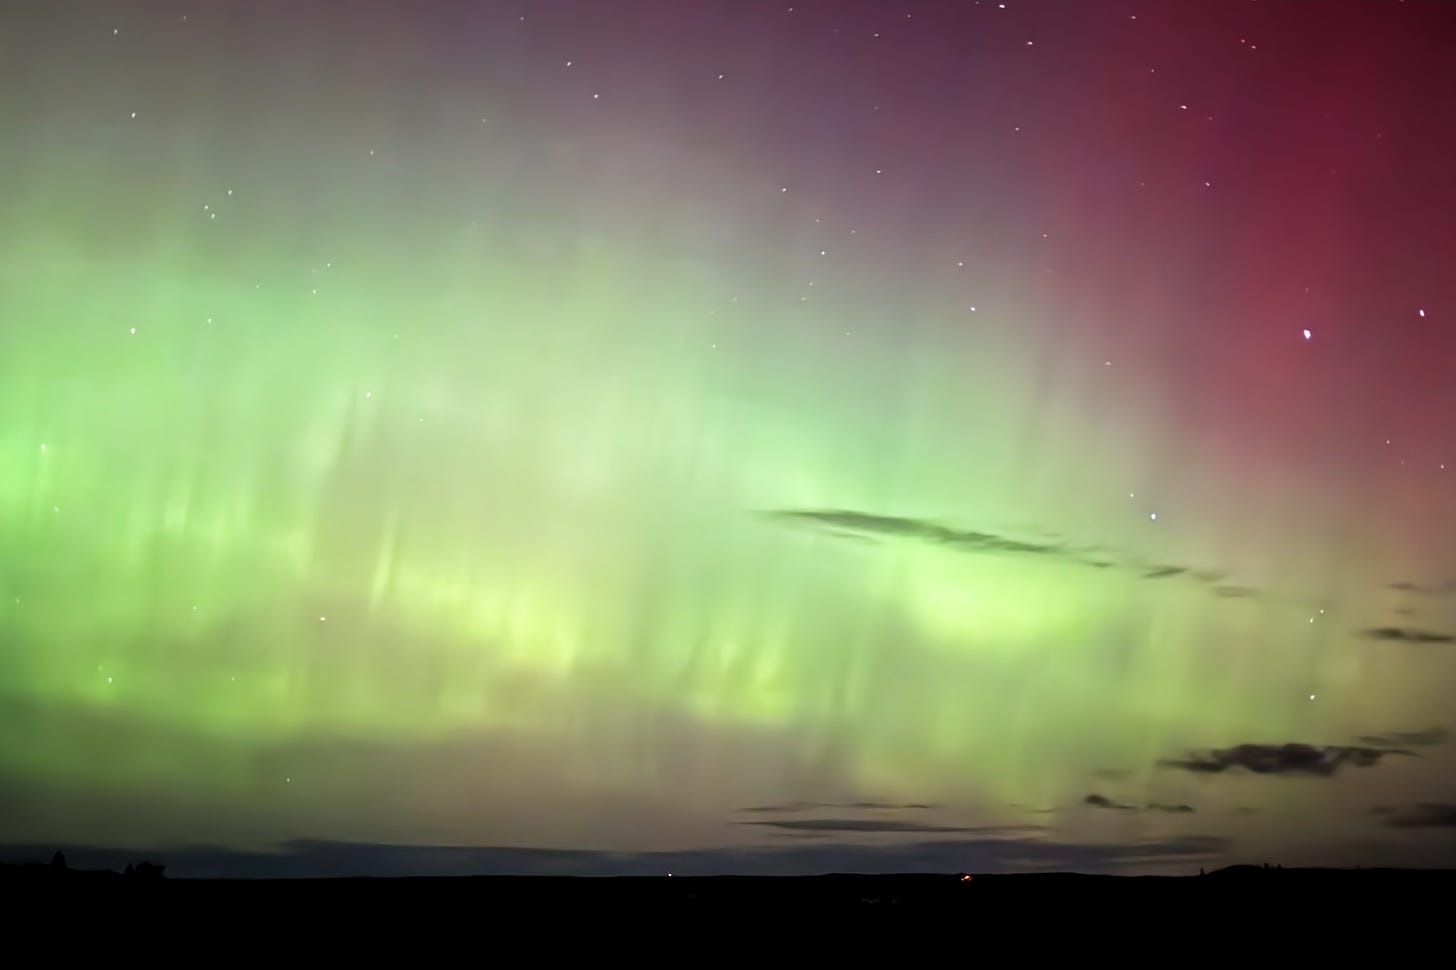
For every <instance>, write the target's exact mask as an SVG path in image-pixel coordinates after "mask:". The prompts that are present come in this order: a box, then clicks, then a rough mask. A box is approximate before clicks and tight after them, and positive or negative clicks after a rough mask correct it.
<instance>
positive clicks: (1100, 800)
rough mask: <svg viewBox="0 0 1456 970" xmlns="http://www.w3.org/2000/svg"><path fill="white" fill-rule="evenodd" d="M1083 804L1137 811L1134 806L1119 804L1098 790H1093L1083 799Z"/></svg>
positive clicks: (1121, 810)
mask: <svg viewBox="0 0 1456 970" xmlns="http://www.w3.org/2000/svg"><path fill="white" fill-rule="evenodd" d="M1082 804H1083V805H1091V806H1092V807H1093V808H1110V809H1115V810H1117V811H1119V812H1135V811H1137V809H1135V808H1133V807H1132V806H1131V805H1122V804H1119V803H1117V802H1114V801H1113V800H1112V799H1110V798H1108V797H1107V796H1106V795H1099V794H1097V793H1096V792H1093V793H1092V794H1090V795H1088V796H1087V797H1086V798H1084V799H1082Z"/></svg>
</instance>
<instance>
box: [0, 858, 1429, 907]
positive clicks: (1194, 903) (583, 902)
mask: <svg viewBox="0 0 1456 970" xmlns="http://www.w3.org/2000/svg"><path fill="white" fill-rule="evenodd" d="M0 892H4V893H5V894H6V895H7V896H10V897H11V898H16V894H19V895H22V896H24V897H26V898H29V899H33V900H36V901H41V900H44V899H53V900H54V899H62V898H64V899H67V900H70V901H73V902H80V903H84V902H86V901H95V902H98V903H118V904H122V903H125V902H126V901H129V900H135V901H143V902H146V903H149V904H151V903H160V904H164V905H166V906H169V907H186V906H189V905H191V904H197V905H199V906H201V907H204V908H212V907H227V908H229V909H233V908H243V909H251V908H259V909H267V908H273V907H278V908H281V909H283V910H288V909H290V908H293V907H313V908H317V907H323V908H333V907H347V908H349V909H351V910H353V911H356V912H358V911H363V910H368V909H371V908H373V907H385V908H388V909H391V910H395V911H398V910H399V909H408V908H409V907H411V906H416V905H426V906H430V907H439V908H442V909H450V908H453V907H455V906H468V907H471V908H485V909H489V910H496V911H499V910H501V909H513V908H525V909H532V910H548V911H561V910H573V909H601V908H619V907H625V908H630V909H642V908H646V909H652V910H660V909H663V908H668V909H678V908H687V909H694V908H705V909H721V908H724V907H732V908H735V909H737V908H748V909H768V910H782V909H784V908H786V907H787V908H819V907H829V908H836V909H838V908H845V907H852V908H863V907H870V906H901V907H911V908H917V907H935V908H946V907H949V908H965V909H970V910H982V909H985V908H988V907H996V906H998V905H1003V904H1004V905H1008V906H1011V907H1021V906H1024V905H1026V904H1031V903H1043V902H1045V903H1058V904H1074V905H1079V906H1086V907H1097V906H1104V905H1105V906H1114V907H1121V906H1135V907H1138V908H1139V910H1141V911H1146V910H1148V909H1158V908H1161V907H1173V908H1180V909H1187V910H1188V912H1189V913H1190V915H1192V914H1193V913H1196V912H1197V911H1198V910H1200V909H1201V908H1203V907H1206V906H1209V905H1215V904H1222V903H1234V902H1237V903H1240V904H1245V905H1250V906H1252V905H1258V906H1260V907H1265V906H1272V907H1275V908H1276V909H1277V910H1280V911H1285V912H1287V911H1289V910H1291V909H1292V908H1301V909H1302V908H1305V907H1309V906H1330V907H1333V908H1335V909H1338V910H1345V911H1360V912H1363V913H1366V914H1369V913H1370V912H1371V911H1372V910H1377V909H1383V908H1388V907H1391V906H1398V907H1399V908H1400V909H1401V911H1402V912H1403V913H1405V914H1406V915H1410V914H1411V913H1412V912H1413V911H1415V910H1419V909H1421V908H1423V906H1424V905H1425V904H1432V905H1435V906H1438V907H1440V908H1442V909H1445V908H1447V907H1449V906H1451V905H1452V904H1453V902H1456V871H1449V870H1434V869H1354V870H1350V869H1280V868H1264V867H1255V866H1231V867H1229V868H1226V869H1218V870H1214V871H1211V872H1209V873H1207V874H1206V875H1193V876H1176V877H1169V876H1138V877H1125V876H1093V875H1079V874H1075V873H1034V874H1016V875H975V874H966V873H951V874H945V875H939V874H927V875H889V876H867V875H849V874H831V875H822V876H801V877H756V876H696V877H687V876H680V877H667V876H661V877H620V878H574V877H544V876H477V877H460V878H397V879H247V880H227V879H168V878H163V877H162V875H161V873H160V872H152V873H147V874H144V875H123V874H120V873H115V872H98V871H85V870H75V869H57V868H54V867H51V866H44V865H18V866H17V865H8V866H0ZM1271 915H1272V914H1271Z"/></svg>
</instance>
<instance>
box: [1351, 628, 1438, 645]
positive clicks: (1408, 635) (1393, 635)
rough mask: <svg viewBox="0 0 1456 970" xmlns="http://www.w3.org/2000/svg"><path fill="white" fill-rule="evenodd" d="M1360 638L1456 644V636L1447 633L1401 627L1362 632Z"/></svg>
mask: <svg viewBox="0 0 1456 970" xmlns="http://www.w3.org/2000/svg"><path fill="white" fill-rule="evenodd" d="M1360 635H1361V636H1363V637H1365V638H1366V639H1368V640H1385V641H1389V642H1392V643H1456V636H1452V635H1451V634H1449V633H1432V632H1431V631H1429V630H1416V629H1412V628H1410V627H1401V626H1378V627H1374V628H1373V629H1369V630H1363V631H1361V633H1360Z"/></svg>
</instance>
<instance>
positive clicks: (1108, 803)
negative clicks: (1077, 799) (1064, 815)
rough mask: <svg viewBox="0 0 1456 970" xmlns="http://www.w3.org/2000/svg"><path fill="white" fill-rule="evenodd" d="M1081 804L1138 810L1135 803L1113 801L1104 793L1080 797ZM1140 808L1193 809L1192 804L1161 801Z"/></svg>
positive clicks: (1180, 812) (1175, 812) (1173, 812)
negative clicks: (1127, 803) (1126, 803)
mask: <svg viewBox="0 0 1456 970" xmlns="http://www.w3.org/2000/svg"><path fill="white" fill-rule="evenodd" d="M1082 804H1083V805H1090V806H1092V807H1093V808H1107V809H1112V810H1115V811H1119V812H1136V811H1139V810H1140V809H1138V807H1137V806H1136V805H1124V804H1122V803H1121V802H1116V801H1113V800H1112V799H1110V798H1108V797H1107V796H1106V795H1099V794H1097V793H1096V792H1093V793H1092V794H1090V795H1088V796H1087V797H1086V798H1084V799H1082ZM1141 810H1142V811H1148V812H1167V813H1169V814H1176V815H1182V814H1186V813H1188V812H1191V811H1193V806H1192V805H1182V804H1177V805H1174V804H1165V803H1163V802H1148V803H1147V805H1145V806H1143V808H1142V809H1141Z"/></svg>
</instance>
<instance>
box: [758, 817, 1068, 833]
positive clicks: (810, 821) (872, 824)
mask: <svg viewBox="0 0 1456 970" xmlns="http://www.w3.org/2000/svg"><path fill="white" fill-rule="evenodd" d="M739 824H740V825H762V826H765V827H767V828H775V829H784V830H787V831H794V832H961V833H967V832H978V833H981V834H983V835H989V834H993V833H1000V832H1005V833H1008V834H1009V833H1018V832H1019V833H1026V832H1033V831H1036V830H1037V829H1038V828H1039V827H1038V826H1035V825H993V826H964V825H932V824H929V823H924V822H906V821H901V820H899V819H888V818H773V819H761V820H755V821H752V822H740V823H739Z"/></svg>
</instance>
